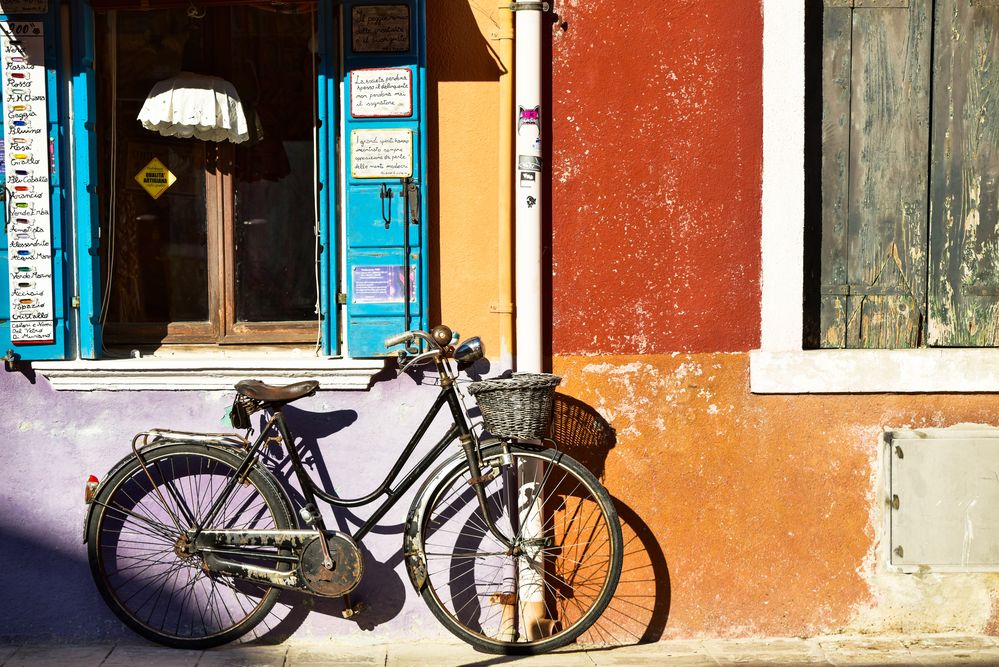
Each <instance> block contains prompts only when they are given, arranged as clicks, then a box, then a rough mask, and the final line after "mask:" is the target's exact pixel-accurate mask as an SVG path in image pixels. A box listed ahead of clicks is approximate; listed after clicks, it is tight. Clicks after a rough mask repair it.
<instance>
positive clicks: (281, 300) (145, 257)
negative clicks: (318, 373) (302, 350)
mask: <svg viewBox="0 0 999 667" xmlns="http://www.w3.org/2000/svg"><path fill="white" fill-rule="evenodd" d="M96 25H97V53H98V62H99V63H100V65H101V66H100V69H99V71H98V79H97V80H98V93H97V98H98V119H99V124H98V127H99V132H98V137H99V138H100V139H99V142H100V143H99V152H98V169H99V172H100V175H101V182H102V184H103V185H104V187H102V188H100V192H101V193H102V195H103V196H102V197H101V202H100V203H101V214H102V215H101V238H102V239H103V240H104V242H103V243H102V246H101V247H102V254H101V260H102V266H103V267H104V271H103V281H102V282H103V296H104V312H103V314H102V317H103V321H104V325H105V334H104V337H105V340H106V341H107V342H110V343H115V342H122V343H128V344H135V343H142V342H150V343H175V342H180V343H231V342H250V343H259V342H300V341H309V340H313V341H314V340H316V339H317V333H318V329H317V298H318V291H317V287H318V277H317V271H318V266H317V254H316V243H317V239H316V229H317V224H316V223H317V220H316V192H315V179H314V177H313V173H314V166H315V163H316V153H317V151H316V132H315V128H316V124H317V123H316V110H317V106H316V99H315V98H316V75H315V73H316V68H317V64H316V62H315V55H314V53H313V50H312V49H311V48H310V45H312V47H313V48H314V46H315V44H316V39H315V32H314V26H315V5H314V4H313V5H312V6H311V7H309V8H308V10H307V11H295V12H283V11H275V10H274V9H272V8H271V7H270V6H268V5H233V6H223V7H207V8H205V9H202V10H200V12H199V13H194V12H189V11H188V10H187V9H186V8H184V7H177V8H168V9H158V10H155V11H138V10H136V11H122V10H118V11H106V12H99V13H98V15H97V17H96ZM182 72H183V73H185V74H184V75H183V76H187V73H195V74H198V75H209V76H212V77H219V78H221V79H224V80H225V81H228V82H231V83H232V85H233V87H234V89H235V91H236V92H237V93H238V95H239V100H240V102H241V105H242V112H243V115H244V116H245V119H246V129H247V133H248V135H249V138H248V139H246V140H245V141H243V142H241V143H233V142H231V141H205V140H202V139H198V138H190V137H187V138H184V137H176V136H162V135H161V134H160V133H158V132H156V131H153V130H150V129H146V128H145V127H143V125H142V124H141V123H140V122H139V121H138V120H137V117H138V116H139V111H140V108H142V106H143V103H144V102H146V97H147V94H148V93H150V90H151V89H153V87H154V85H156V84H157V82H159V81H163V80H167V79H170V78H171V77H178V76H179V75H181V73H182ZM189 81H191V83H190V84H189V85H199V84H200V82H201V81H202V79H193V78H192V79H189ZM164 94H166V93H164ZM173 103H174V104H176V105H182V104H185V103H186V104H190V103H191V101H190V98H189V97H188V98H186V99H185V98H180V96H179V95H178V94H176V93H175V95H174V102H173ZM175 111H176V109H175ZM227 111H228V110H223V111H222V113H227ZM167 131H168V132H172V131H174V130H172V129H169V130H167ZM153 160H156V161H158V163H159V164H161V165H163V166H164V167H165V169H166V172H157V174H156V175H157V176H159V175H160V174H162V173H166V174H167V175H168V176H169V178H170V181H173V182H172V184H170V186H169V187H168V188H166V189H165V190H160V189H159V188H154V189H152V190H150V191H147V189H145V188H144V187H143V186H142V183H141V181H142V180H143V179H142V178H140V174H143V170H144V169H145V168H146V167H147V165H149V164H150V163H151V162H152V161H153Z"/></svg>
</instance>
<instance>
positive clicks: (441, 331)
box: [430, 324, 454, 347]
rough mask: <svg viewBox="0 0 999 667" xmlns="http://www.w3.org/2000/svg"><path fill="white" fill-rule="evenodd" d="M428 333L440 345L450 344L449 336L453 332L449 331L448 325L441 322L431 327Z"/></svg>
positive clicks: (451, 335)
mask: <svg viewBox="0 0 999 667" xmlns="http://www.w3.org/2000/svg"><path fill="white" fill-rule="evenodd" d="M430 335H431V336H433V338H434V342H436V343H437V344H438V345H440V346H441V347H444V346H445V345H450V344H451V338H452V337H453V336H454V334H452V333H451V329H450V327H446V326H444V325H443V324H438V325H437V326H435V327H434V328H433V329H431V330H430Z"/></svg>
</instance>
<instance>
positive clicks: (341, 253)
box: [0, 0, 429, 386]
mask: <svg viewBox="0 0 999 667" xmlns="http://www.w3.org/2000/svg"><path fill="white" fill-rule="evenodd" d="M47 7H48V13H47V14H45V15H38V16H37V17H33V18H32V22H31V23H30V24H27V25H21V26H20V29H25V30H27V31H28V32H26V33H24V34H26V35H30V39H28V38H25V40H24V42H23V43H24V44H25V45H27V44H29V43H30V48H31V49H34V50H33V51H32V52H31V54H27V53H25V54H22V56H19V58H21V59H20V60H18V61H17V67H18V68H19V70H18V72H17V77H26V78H29V79H30V82H31V86H34V87H35V88H32V90H33V91H35V92H31V93H30V95H31V99H30V100H27V99H19V98H17V97H16V95H17V94H21V93H18V92H17V91H15V90H14V89H13V88H8V89H4V88H3V87H2V85H0V92H2V93H3V101H4V104H5V105H8V106H9V105H12V104H17V105H22V106H23V104H24V103H25V102H30V103H31V110H30V113H31V117H32V118H31V123H30V125H31V127H30V128H21V127H20V126H18V128H17V130H16V131H15V134H17V133H22V134H23V133H24V132H26V131H27V130H28V129H30V131H31V132H32V133H34V134H35V135H38V138H39V140H38V142H37V143H38V145H37V146H35V145H34V144H32V147H33V148H32V154H33V158H32V159H36V157H37V156H44V154H45V153H46V151H45V150H44V147H45V144H46V139H47V145H48V151H47V152H48V154H49V161H48V167H49V169H48V170H46V168H45V167H46V165H45V161H44V158H43V157H37V159H36V161H35V162H34V164H35V165H36V166H34V167H32V169H36V170H37V171H38V172H39V174H41V175H46V176H49V175H50V176H51V178H49V179H48V180H49V181H50V182H49V183H48V184H47V186H48V187H49V192H50V197H49V198H48V200H49V201H48V203H49V204H50V206H49V207H48V209H49V210H46V211H43V207H41V206H40V205H39V206H35V208H29V209H28V210H30V211H32V212H33V214H35V213H36V212H37V214H38V215H39V217H45V219H46V220H47V219H48V216H47V214H48V212H49V211H51V221H52V224H51V242H49V241H48V238H45V239H43V240H44V241H45V243H46V244H48V245H45V246H44V247H42V245H40V243H36V242H34V241H32V240H31V238H28V237H30V236H31V234H30V233H29V232H31V229H22V230H21V232H19V233H22V234H23V235H25V238H26V240H24V241H20V240H18V241H17V243H20V244H22V245H23V244H28V243H32V244H34V245H32V248H33V250H30V251H29V250H27V249H26V248H22V247H21V246H18V245H16V244H15V248H16V250H15V248H11V247H8V245H7V238H6V237H0V257H2V258H3V259H4V260H6V264H7V266H8V274H7V275H8V279H9V278H10V277H11V276H12V275H13V274H12V273H11V271H15V270H17V265H16V263H15V261H14V259H16V258H15V257H14V256H15V253H16V254H17V256H20V257H23V256H27V255H25V253H29V254H30V253H34V254H31V257H32V258H33V261H34V260H36V259H37V260H45V261H49V260H50V261H51V271H50V272H49V271H48V266H41V265H40V268H39V269H38V271H37V273H38V274H39V275H42V274H47V275H44V276H43V277H44V278H45V280H46V288H48V285H49V283H50V284H51V289H47V291H45V293H44V299H43V298H38V295H35V296H29V295H24V294H21V295H17V294H15V288H16V284H15V283H13V282H11V281H10V280H8V287H9V288H10V289H8V291H9V293H10V294H9V298H8V299H0V348H2V349H4V350H10V351H12V352H13V355H14V357H13V358H15V359H21V360H61V359H73V358H77V359H81V360H82V359H92V360H101V357H102V356H108V357H110V356H115V355H113V354H109V350H111V348H112V347H114V346H116V345H121V346H126V347H124V349H125V350H131V349H134V348H136V347H138V348H145V347H147V346H148V347H158V348H160V353H162V354H164V355H165V354H167V353H169V354H173V353H175V352H177V350H178V349H179V350H181V352H185V354H187V353H191V352H193V354H195V355H201V356H200V357H198V358H201V359H205V360H207V359H208V358H209V357H211V360H207V361H204V362H203V363H201V364H200V366H199V363H198V362H197V360H195V361H189V360H190V358H191V357H189V356H187V357H185V361H184V362H183V364H182V365H183V367H184V372H185V373H187V372H188V371H189V370H190V371H191V372H196V371H197V370H198V369H199V368H200V369H202V370H204V369H207V368H212V369H213V372H215V371H218V370H220V368H219V367H220V365H221V366H225V365H226V364H227V363H228V362H227V361H225V360H226V359H229V358H230V354H236V353H241V352H243V351H246V352H247V353H248V354H251V355H253V354H255V355H257V356H256V358H257V359H259V358H261V351H262V350H267V351H270V350H271V349H272V346H274V345H281V346H284V347H287V348H292V349H298V350H311V349H313V348H314V345H313V344H314V343H316V342H318V343H319V351H320V352H321V354H322V355H324V356H337V355H338V356H349V357H353V358H357V359H359V360H363V359H366V358H372V357H379V356H383V355H385V354H386V351H385V349H384V347H383V345H382V341H383V340H384V339H385V337H386V336H388V335H391V334H394V333H397V332H399V331H401V330H404V329H407V328H426V326H427V322H426V318H427V302H428V299H429V293H428V291H429V288H428V283H429V280H428V277H429V276H428V262H427V258H426V254H425V249H426V247H427V245H428V239H429V232H428V224H427V223H428V222H429V220H428V215H427V197H426V196H425V188H426V169H427V132H426V120H427V118H426V46H425V44H426V29H425V4H424V1H423V0H344V1H343V2H341V3H331V2H325V1H323V2H317V1H315V0H305V1H302V2H269V1H266V0H265V1H264V2H260V1H259V0H199V1H197V2H194V3H192V2H190V1H189V0H164V1H163V2H156V3H134V2H125V1H124V0H71V2H69V3H48V5H47ZM35 18H37V21H36V20H34V19H35ZM3 20H4V17H3V16H0V21H3ZM8 23H10V24H14V23H17V20H16V19H12V20H11V21H9V22H8ZM10 34H14V33H13V32H12V31H11V32H10ZM19 44H20V43H19ZM67 45H68V46H69V47H70V51H69V52H68V53H66V52H65V51H64V50H63V49H64V48H65V47H66V46H67ZM18 48H22V47H21V46H18ZM23 48H28V47H27V46H24V47H23ZM64 65H68V66H65V67H64ZM182 73H186V74H182ZM209 75H211V76H213V77H219V78H220V79H222V80H223V81H224V82H225V85H226V86H229V87H231V89H232V90H233V91H234V93H235V94H234V95H233V96H234V97H236V96H238V97H239V99H240V104H241V108H242V110H243V113H244V117H245V119H246V123H245V128H246V131H245V134H246V135H247V136H246V141H242V142H235V143H234V142H232V141H229V140H226V141H215V140H212V139H214V137H209V138H204V137H186V136H181V135H177V134H176V133H171V132H166V133H165V134H166V135H167V136H164V133H162V132H159V131H154V130H158V129H159V128H154V129H153V130H150V129H146V128H145V127H144V126H143V125H142V124H141V123H140V122H138V121H137V116H138V115H139V110H140V109H141V108H142V105H143V103H144V102H145V101H146V98H147V96H149V95H150V91H152V89H153V87H154V86H155V85H157V84H160V83H162V82H164V81H169V80H171V79H172V78H177V77H184V78H185V79H187V80H189V81H190V80H191V79H192V78H198V77H201V78H205V77H208V76H209ZM4 83H6V82H0V84H4ZM18 90H25V87H24V82H23V81H21V82H20V84H19V86H18ZM42 90H44V92H41V91H42ZM227 90H228V89H227ZM19 108H20V107H19ZM25 108H26V107H25ZM19 113H23V110H22V111H21V112H19ZM5 117H6V114H5ZM18 122H20V123H21V124H22V125H24V123H25V122H26V121H24V120H23V119H21V120H19V121H18ZM11 127H13V126H11ZM46 128H47V129H46ZM9 129H10V128H8V127H6V126H3V125H0V134H2V133H3V132H5V131H8V130H9ZM46 132H47V136H46ZM240 138H241V137H240ZM19 140H21V141H26V140H27V139H25V138H24V137H19ZM12 141H13V140H12ZM11 145H13V144H11ZM18 145H22V144H18ZM8 154H13V152H12V151H8ZM26 173H27V172H26ZM39 174H29V175H26V176H23V177H21V178H37V179H38V180H36V181H33V182H32V183H30V184H22V189H23V190H24V191H25V192H29V191H30V192H31V195H32V196H35V195H36V194H37V193H36V192H35V191H36V190H39V189H40V187H41V186H40V185H38V184H39V183H42V181H44V180H45V178H42V176H41V175H39ZM27 196H28V195H27V194H17V193H15V196H14V199H15V200H16V199H17V198H18V197H21V198H25V197H27ZM43 199H44V197H43ZM18 202H19V203H20V205H21V206H28V207H30V206H33V205H32V204H29V203H27V202H21V201H19V200H18ZM18 202H15V204H16V203H18ZM36 209H37V211H36ZM0 213H5V211H4V212H0ZM43 213H44V216H43ZM22 217H23V216H22ZM18 224H21V225H22V227H31V222H30V221H28V222H24V223H23V224H22V223H18ZM32 233H33V232H32ZM19 238H20V237H19ZM32 238H33V237H32ZM39 238H40V237H39ZM35 246H38V248H37V249H34V248H35ZM18 261H21V262H22V263H24V261H25V260H23V259H22V260H18ZM42 264H44V262H42ZM32 271H35V269H32ZM21 282H22V283H25V282H31V281H26V280H25V279H24V277H23V276H21ZM32 289H34V288H32ZM36 291H37V290H36ZM406 295H408V298H407V296H406ZM50 296H51V303H48V300H49V297H50ZM15 299H22V300H21V301H15ZM29 301H30V303H28V302H29ZM42 301H46V303H41V302H42ZM13 306H18V307H19V308H20V309H21V311H24V310H25V309H29V310H31V313H30V315H31V317H30V318H28V317H26V316H23V315H24V313H23V312H21V313H20V314H21V315H22V317H21V318H20V320H26V319H30V322H22V321H20V320H19V321H18V326H15V327H12V326H11V318H12V311H13V310H14V309H13ZM42 306H45V308H43V307H42ZM49 306H51V308H49ZM15 319H18V318H15ZM36 322H37V324H36ZM29 329H30V332H29V333H30V334H31V336H33V337H31V336H28V335H27V334H24V332H25V331H28V330H29ZM15 330H16V331H15ZM36 332H38V333H36ZM15 334H17V335H15ZM105 341H106V344H105ZM234 343H235V344H240V345H239V346H237V347H238V348H239V349H234V348H233V347H232V346H231V345H230V344H234ZM174 344H180V345H178V346H174ZM192 346H193V347H192ZM247 346H249V348H248V349H246V348H247ZM254 346H257V347H254ZM260 346H265V347H260ZM164 348H169V350H168V351H167V352H164ZM219 360H222V361H219ZM105 362H106V363H105ZM247 363H253V362H247ZM261 363H262V362H261ZM296 363H297V364H298V366H296V367H298V368H299V369H301V363H306V362H300V361H299V362H296ZM310 363H313V364H315V365H317V366H320V365H322V364H323V363H325V362H322V361H321V360H314V361H313V362H310ZM96 364H97V365H96V366H95V365H93V364H83V363H82V362H81V363H80V364H78V365H79V367H80V368H81V369H82V368H83V367H84V366H86V367H87V369H89V370H87V372H93V373H101V374H104V373H111V374H117V373H119V372H128V373H140V372H149V371H157V367H156V364H157V362H156V360H155V359H153V360H152V361H149V362H148V363H146V362H145V361H143V363H142V364H139V363H137V362H136V363H131V360H124V361H114V360H110V359H109V360H101V361H98V362H96ZM102 364H103V365H102ZM123 364H124V365H123ZM237 365H238V366H239V367H240V369H242V370H241V371H240V372H241V373H245V372H246V369H247V366H246V365H245V364H244V363H243V362H240V364H235V363H233V364H232V367H233V368H235V367H236V366H237ZM278 365H280V364H278ZM327 365H328V364H327ZM375 365H376V364H372V363H370V362H363V361H362V362H359V364H353V362H350V363H348V362H347V361H346V360H344V362H343V363H342V364H341V367H342V368H343V369H347V371H345V372H350V373H355V372H356V373H357V374H358V375H357V378H359V379H358V384H360V382H361V380H360V378H361V374H363V373H365V372H367V370H369V369H370V368H371V367H374V366H375ZM126 366H127V368H126ZM39 368H41V366H39ZM46 368H47V369H48V370H53V369H55V370H53V372H56V371H58V372H60V373H61V372H63V371H64V370H65V371H66V373H69V374H72V373H73V372H75V371H74V368H75V367H71V365H66V366H59V364H58V363H53V364H51V365H49V366H48V367H46ZM262 375H263V376H267V375H268V374H267V373H264V374H262ZM352 382H353V380H352ZM198 386H204V385H203V384H201V385H198Z"/></svg>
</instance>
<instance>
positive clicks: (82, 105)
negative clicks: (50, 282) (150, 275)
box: [71, 0, 102, 359]
mask: <svg viewBox="0 0 999 667" xmlns="http://www.w3.org/2000/svg"><path fill="white" fill-rule="evenodd" d="M72 13H73V30H72V34H73V61H72V62H73V65H72V67H73V71H72V81H73V99H72V101H71V103H72V105H73V128H72V131H73V169H74V179H73V192H74V193H75V196H74V197H73V201H74V205H75V208H76V210H75V213H74V215H75V218H76V273H77V276H78V278H79V282H78V284H79V289H80V310H79V312H78V316H79V326H80V328H79V341H80V356H81V357H82V358H84V359H97V358H98V357H99V356H100V353H101V348H102V344H101V327H100V313H101V302H100V297H101V272H100V264H99V262H98V252H99V249H100V216H99V215H98V199H97V184H98V182H99V177H98V172H97V136H96V119H97V101H96V83H95V79H94V76H95V75H94V40H95V36H94V13H93V11H92V10H91V8H90V3H89V2H85V0H74V2H73V7H72Z"/></svg>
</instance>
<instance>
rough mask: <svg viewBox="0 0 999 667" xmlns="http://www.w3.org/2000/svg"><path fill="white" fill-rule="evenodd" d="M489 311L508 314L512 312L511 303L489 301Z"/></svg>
mask: <svg viewBox="0 0 999 667" xmlns="http://www.w3.org/2000/svg"><path fill="white" fill-rule="evenodd" d="M489 312H490V313H497V314H501V315H502V314H508V313H513V304H512V303H491V304H489Z"/></svg>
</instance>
